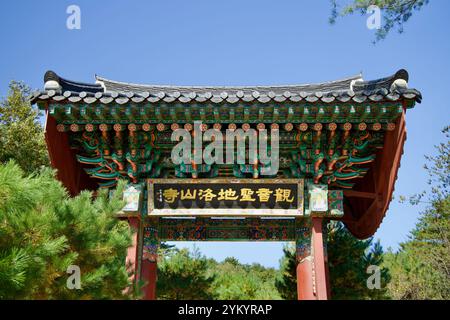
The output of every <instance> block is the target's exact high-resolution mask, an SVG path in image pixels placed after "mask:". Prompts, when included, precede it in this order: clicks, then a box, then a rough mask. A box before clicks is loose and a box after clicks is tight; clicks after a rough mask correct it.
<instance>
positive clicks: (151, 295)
mask: <svg viewBox="0 0 450 320" xmlns="http://www.w3.org/2000/svg"><path fill="white" fill-rule="evenodd" d="M141 270H142V271H141V279H142V280H143V281H144V282H146V284H145V285H144V287H143V288H142V291H143V293H144V297H143V300H156V280H157V270H158V265H157V263H156V262H152V261H148V260H142V267H141Z"/></svg>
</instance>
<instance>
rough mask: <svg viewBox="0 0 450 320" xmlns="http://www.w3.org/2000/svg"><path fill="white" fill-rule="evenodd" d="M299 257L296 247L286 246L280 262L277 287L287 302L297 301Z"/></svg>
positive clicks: (276, 281) (276, 280)
mask: <svg viewBox="0 0 450 320" xmlns="http://www.w3.org/2000/svg"><path fill="white" fill-rule="evenodd" d="M296 259H297V257H296V253H295V247H294V246H290V245H286V246H285V247H284V248H283V257H282V258H281V261H280V271H279V272H278V274H277V276H276V279H275V287H276V288H277V290H278V292H279V293H280V295H281V297H282V298H283V299H285V300H297V260H296Z"/></svg>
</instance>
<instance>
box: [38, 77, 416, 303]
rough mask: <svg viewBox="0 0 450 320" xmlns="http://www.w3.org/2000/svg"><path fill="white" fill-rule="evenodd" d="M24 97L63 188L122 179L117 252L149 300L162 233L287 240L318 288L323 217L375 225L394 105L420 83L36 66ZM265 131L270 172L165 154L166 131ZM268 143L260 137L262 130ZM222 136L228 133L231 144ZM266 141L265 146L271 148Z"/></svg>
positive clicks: (322, 285) (382, 202) (322, 295)
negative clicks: (67, 71) (137, 78)
mask: <svg viewBox="0 0 450 320" xmlns="http://www.w3.org/2000/svg"><path fill="white" fill-rule="evenodd" d="M44 82H45V86H44V90H43V91H40V92H36V93H35V94H34V95H33V97H32V102H33V103H37V104H38V106H39V108H40V109H41V110H44V111H45V113H46V125H45V130H46V133H45V135H46V142H47V147H48V150H49V154H50V159H51V163H52V166H53V167H54V168H56V169H58V178H59V179H60V180H61V181H62V182H63V184H64V185H65V186H66V188H67V189H68V190H69V192H70V194H72V195H76V194H78V193H79V192H80V191H81V190H83V189H89V190H96V189H98V188H108V189H111V190H113V189H114V188H115V186H116V184H117V181H118V180H119V179H127V180H128V181H129V185H128V188H127V189H126V191H125V192H124V199H125V200H126V203H127V205H126V207H125V208H124V209H123V211H122V212H121V213H119V215H118V217H119V218H121V219H127V220H128V221H129V223H130V226H131V228H132V229H133V231H134V233H133V234H134V236H133V246H132V247H130V248H129V251H128V258H127V262H128V263H130V264H131V266H132V268H133V269H134V271H135V274H136V279H134V280H137V279H142V280H144V281H146V282H147V285H146V286H145V298H146V299H155V298H156V281H157V252H158V246H159V244H160V242H161V241H169V240H170V241H295V242H296V250H297V263H298V265H297V280H298V281H297V285H298V288H297V289H298V290H297V291H298V298H299V299H327V298H329V297H330V295H329V292H330V288H329V286H328V266H327V254H326V241H325V240H326V235H324V230H325V229H324V227H325V224H326V223H327V221H330V220H340V221H342V222H343V223H344V224H345V225H346V227H347V228H348V229H349V231H350V232H351V233H352V234H353V235H354V236H355V237H357V238H359V239H364V238H367V237H370V236H371V235H373V234H374V233H375V231H376V230H377V228H378V226H379V225H380V223H381V221H382V219H383V217H384V215H385V213H386V210H387V209H388V206H389V202H390V200H391V197H392V192H393V189H394V183H395V180H396V175H397V170H398V168H399V165H400V158H401V155H402V152H403V144H404V141H405V139H406V129H405V113H406V111H407V110H408V109H410V108H412V107H413V106H414V105H415V103H416V102H420V101H421V94H420V92H418V91H417V90H415V89H409V88H408V84H407V82H408V73H407V72H406V71H405V70H400V71H398V72H397V73H396V74H395V75H393V76H390V77H386V78H383V79H379V80H374V81H364V80H363V79H362V76H361V75H357V76H354V77H350V78H346V79H342V80H338V81H333V82H326V83H320V84H310V85H290V86H247V87H187V86H186V87H183V86H159V85H138V84H130V83H124V82H118V81H112V80H108V79H105V78H102V77H98V76H97V77H96V83H95V84H86V83H80V82H74V81H70V80H66V79H63V78H61V77H59V76H58V75H57V74H56V73H54V72H51V71H48V72H47V73H46V74H45V77H44ZM197 123H199V126H200V127H199V128H200V130H201V131H205V130H207V129H208V128H213V129H214V130H216V132H219V133H222V134H224V135H225V130H227V129H228V130H231V131H234V130H237V129H242V130H243V132H247V131H249V130H254V132H259V131H262V130H264V129H269V130H272V131H276V132H277V133H278V136H279V138H278V142H279V170H278V171H277V172H276V173H274V174H272V175H270V176H268V175H264V170H265V169H266V166H267V165H266V164H265V163H264V162H263V161H262V159H259V158H257V159H256V161H253V162H251V163H249V164H242V163H225V164H217V163H213V164H204V163H201V164H199V163H196V162H194V161H193V162H191V163H180V164H174V162H173V161H171V151H172V150H173V148H174V146H175V145H176V143H177V142H176V141H172V140H173V139H171V137H172V132H173V131H175V130H177V129H180V128H184V129H185V130H186V131H187V132H190V134H191V135H192V136H193V137H194V136H195V125H196V124H197ZM268 139H269V140H270V138H268ZM233 143H234V142H233ZM269 149H270V148H269Z"/></svg>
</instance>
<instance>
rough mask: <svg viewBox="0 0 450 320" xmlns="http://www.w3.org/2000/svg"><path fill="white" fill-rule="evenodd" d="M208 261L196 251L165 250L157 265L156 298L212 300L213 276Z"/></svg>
mask: <svg viewBox="0 0 450 320" xmlns="http://www.w3.org/2000/svg"><path fill="white" fill-rule="evenodd" d="M208 264H209V262H208V260H207V259H206V258H205V257H204V256H202V255H201V254H200V252H199V251H198V250H194V251H192V252H191V251H189V250H188V249H181V250H180V249H170V250H166V252H165V255H164V256H162V260H161V261H160V262H159V263H158V282H157V292H158V298H160V299H168V300H180V299H187V300H197V299H212V298H213V295H212V292H211V284H212V282H213V281H214V276H213V275H211V274H208Z"/></svg>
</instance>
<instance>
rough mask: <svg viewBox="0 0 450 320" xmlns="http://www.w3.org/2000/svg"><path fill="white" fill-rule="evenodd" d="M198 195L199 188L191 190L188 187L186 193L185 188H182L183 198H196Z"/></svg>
mask: <svg viewBox="0 0 450 320" xmlns="http://www.w3.org/2000/svg"><path fill="white" fill-rule="evenodd" d="M196 195H197V190H194V191H193V192H191V189H187V190H186V193H184V190H181V197H180V199H181V200H195V197H196Z"/></svg>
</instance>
